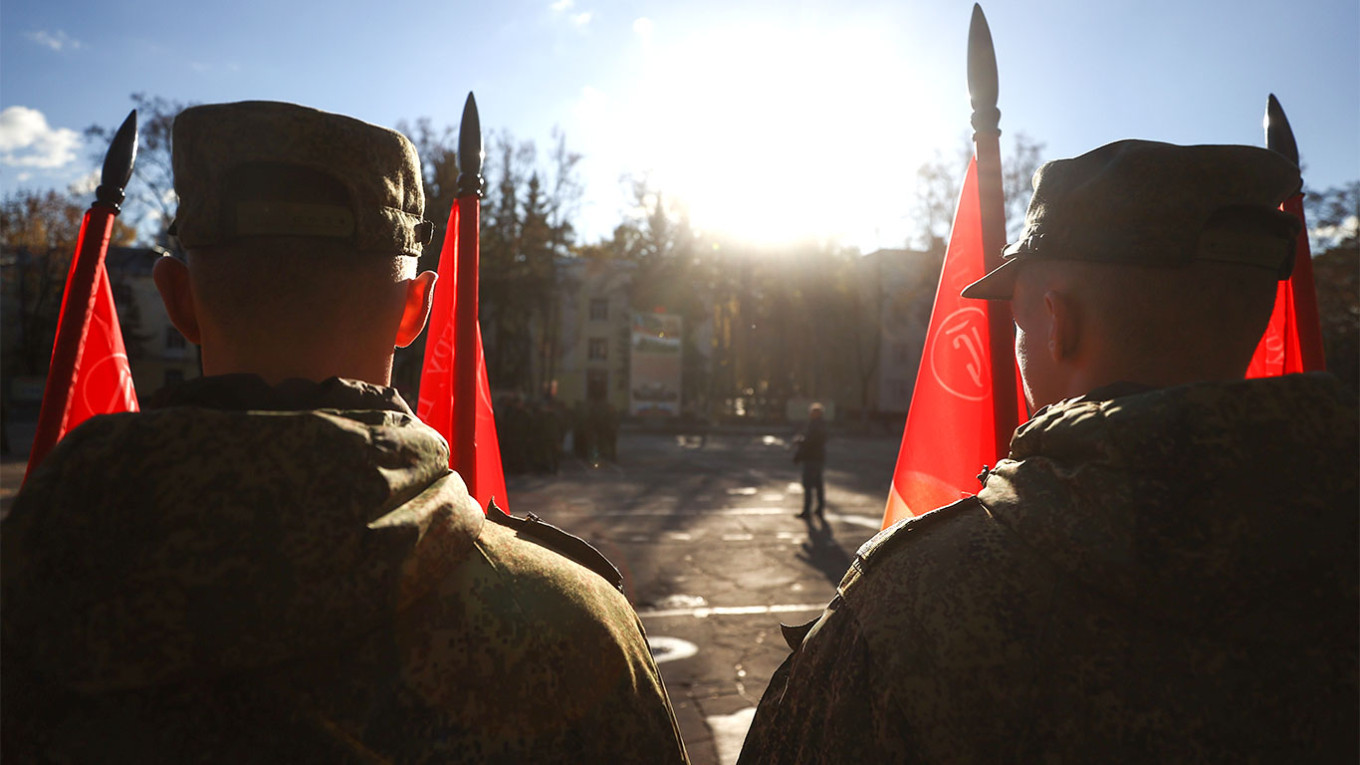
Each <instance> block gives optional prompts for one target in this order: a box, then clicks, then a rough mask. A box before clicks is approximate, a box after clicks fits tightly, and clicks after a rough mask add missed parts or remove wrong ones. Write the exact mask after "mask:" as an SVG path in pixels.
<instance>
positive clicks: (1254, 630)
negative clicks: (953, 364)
mask: <svg viewBox="0 0 1360 765" xmlns="http://www.w3.org/2000/svg"><path fill="white" fill-rule="evenodd" d="M1298 188H1299V173H1298V169H1297V168H1296V167H1294V166H1293V165H1292V164H1291V163H1290V162H1289V161H1288V160H1286V159H1284V158H1283V157H1281V156H1279V155H1277V154H1274V153H1272V152H1268V151H1266V150H1264V149H1257V148H1251V147H1244V146H1193V147H1180V146H1171V145H1168V144H1161V143H1150V142H1144V141H1121V142H1118V143H1114V144H1110V145H1108V146H1104V147H1102V148H1099V149H1096V150H1094V151H1092V152H1089V153H1087V154H1084V155H1082V156H1080V157H1077V158H1075V159H1070V160H1060V161H1057V162H1052V163H1049V164H1047V165H1045V166H1044V167H1043V168H1041V169H1040V170H1039V172H1038V173H1037V174H1036V175H1035V192H1034V198H1033V200H1032V202H1031V204H1030V208H1029V212H1028V215H1027V217H1026V226H1025V230H1024V232H1023V234H1022V238H1021V240H1020V241H1019V242H1018V243H1016V244H1012V245H1011V246H1009V247H1008V248H1007V249H1006V251H1005V254H1006V256H1007V261H1006V262H1005V264H1004V265H1003V266H1001V267H1000V268H999V269H997V270H996V271H993V272H992V273H990V274H988V275H987V276H986V277H985V278H983V279H982V280H980V281H978V282H976V283H974V284H973V285H970V286H969V287H968V288H967V289H966V290H965V291H964V295H965V296H968V297H977V298H984V299H990V300H1009V301H1010V303H1011V308H1012V310H1013V312H1014V317H1015V322H1016V352H1017V354H1018V359H1019V363H1020V371H1021V374H1022V376H1023V378H1024V384H1025V391H1026V397H1027V398H1028V400H1029V404H1030V406H1031V407H1032V408H1033V409H1035V410H1037V411H1036V412H1035V414H1034V417H1033V418H1032V419H1031V420H1030V421H1029V422H1028V423H1026V424H1025V425H1023V426H1022V427H1020V428H1019V429H1018V430H1017V431H1016V433H1015V436H1014V438H1013V440H1012V441H1011V449H1010V456H1009V459H1006V460H1003V461H1002V462H1001V464H1000V465H998V466H997V467H996V469H995V470H993V471H991V473H990V474H989V475H987V476H986V477H985V483H984V487H983V489H982V491H981V492H980V493H979V495H978V496H977V497H971V498H968V499H965V500H962V501H960V502H958V503H955V504H953V505H950V506H948V507H944V508H941V509H939V510H936V511H934V512H932V513H927V514H926V515H924V516H922V517H920V518H917V519H914V520H910V521H906V522H903V523H900V524H897V525H896V526H894V527H892V528H890V529H887V530H885V531H884V532H883V533H881V534H879V535H878V536H876V537H875V538H874V539H872V540H870V541H869V542H868V543H866V544H865V545H864V547H862V548H861V549H860V551H859V554H858V556H857V558H856V560H855V561H854V563H853V564H852V566H851V568H850V570H849V571H848V572H847V573H846V575H845V578H844V579H843V580H842V582H841V584H840V587H839V588H838V594H837V595H836V597H835V598H834V599H833V600H832V602H831V604H830V605H829V606H828V607H827V610H826V611H825V613H824V614H823V615H822V616H821V618H820V619H818V620H816V621H815V622H814V623H811V624H808V625H806V626H804V627H802V628H800V629H792V628H786V629H788V632H789V634H788V638H789V642H790V645H791V647H792V648H793V654H792V656H791V657H790V658H789V660H788V661H786V662H785V663H784V665H783V666H782V667H780V669H779V670H778V671H777V672H776V674H775V676H774V678H773V680H772V681H771V683H770V686H769V688H768V689H767V690H766V692H765V695H764V697H763V698H762V699H761V703H760V707H759V709H758V711H757V713H756V717H755V721H754V724H753V726H752V729H751V732H750V735H749V737H748V738H747V741H746V746H745V750H744V751H743V753H742V758H741V761H742V762H743V763H763V762H800V763H812V762H831V761H834V762H1039V761H1049V762H1133V761H1136V762H1166V761H1191V760H1193V761H1216V762H1244V761H1265V762H1271V761H1286V760H1287V761H1299V762H1355V761H1356V760H1357V754H1358V753H1357V733H1360V730H1358V729H1357V726H1358V723H1357V721H1358V720H1360V708H1357V647H1358V646H1357V643H1358V642H1360V639H1358V638H1357V620H1356V607H1357V603H1358V602H1360V601H1358V599H1360V588H1358V587H1357V569H1360V561H1358V560H1357V542H1356V540H1357V535H1358V533H1360V529H1357V513H1356V507H1357V503H1360V498H1358V497H1357V488H1356V464H1357V459H1358V457H1357V443H1356V442H1357V439H1356V417H1357V414H1356V409H1355V403H1354V401H1353V400H1351V399H1350V396H1349V394H1347V393H1345V392H1344V391H1343V390H1342V388H1341V386H1340V385H1339V384H1338V382H1337V381H1336V380H1335V379H1334V378H1332V377H1330V376H1328V375H1321V374H1310V375H1292V376H1287V377H1281V378H1274V379H1263V380H1247V381H1244V380H1243V379H1242V378H1243V376H1244V374H1245V370H1246V368H1247V364H1248V362H1249V360H1250V359H1251V357H1252V354H1253V351H1254V349H1255V347H1256V344H1257V341H1258V340H1259V338H1260V337H1261V334H1262V331H1263V330H1264V328H1265V326H1266V323H1267V321H1268V319H1269V316H1270V312H1271V305H1272V301H1273V299H1274V295H1275V291H1276V285H1277V280H1278V279H1280V278H1283V276H1284V275H1287V273H1288V269H1289V267H1290V264H1291V262H1292V257H1293V248H1294V240H1295V235H1296V232H1297V227H1298V223H1297V220H1296V219H1294V218H1292V217H1291V216H1289V215H1287V214H1285V213H1282V212H1279V211H1278V209H1277V205H1279V203H1280V202H1281V201H1283V200H1284V199H1285V198H1287V197H1288V196H1290V195H1291V194H1293V193H1294V192H1296V191H1297V190H1298Z"/></svg>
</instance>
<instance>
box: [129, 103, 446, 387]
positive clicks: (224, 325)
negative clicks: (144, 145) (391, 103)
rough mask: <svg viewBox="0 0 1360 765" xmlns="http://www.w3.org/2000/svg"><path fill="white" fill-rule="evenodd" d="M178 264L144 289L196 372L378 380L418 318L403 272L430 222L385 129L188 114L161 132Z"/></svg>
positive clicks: (414, 164)
mask: <svg viewBox="0 0 1360 765" xmlns="http://www.w3.org/2000/svg"><path fill="white" fill-rule="evenodd" d="M172 154H173V165H174V176H175V191H176V192H177V194H178V195H179V209H178V210H177V211H176V215H175V221H174V224H173V226H172V229H171V233H173V234H175V235H176V236H178V238H179V241H180V245H181V247H182V248H183V249H184V250H185V252H186V258H185V260H184V261H182V262H181V261H178V260H175V259H173V258H163V259H162V260H161V261H160V262H159V263H157V265H156V269H155V271H154V276H155V280H156V286H157V287H158V288H159V290H160V292H161V297H162V300H163V301H164V302H165V306H166V310H167V311H168V312H169V314H170V318H171V321H173V322H174V324H175V326H176V327H178V328H179V330H180V331H181V332H182V333H183V334H184V335H185V337H187V338H188V339H189V340H190V341H192V342H195V343H199V344H201V345H202V347H203V368H204V373H205V374H223V373H229V372H253V373H256V374H259V375H261V376H262V377H264V378H265V379H266V380H267V381H269V382H278V381H280V380H283V379H287V378H290V377H301V378H306V379H315V380H320V379H325V378H327V377H331V376H337V375H338V376H342V377H349V378H353V379H359V380H364V381H367V382H371V383H374V384H379V385H386V384H388V383H389V382H390V377H391V364H392V353H393V348H394V346H404V345H407V344H409V343H410V342H411V341H413V340H414V339H415V338H416V337H417V336H418V335H419V334H420V331H421V330H422V329H423V328H424V325H425V320H426V317H427V316H428V314H429V307H430V300H431V296H432V294H433V286H434V279H435V275H434V274H433V273H431V272H425V273H421V274H417V273H416V262H417V258H418V257H419V255H420V252H421V249H422V248H423V246H424V245H425V244H426V243H428V242H429V241H430V237H431V235H432V234H433V231H434V228H433V224H431V223H429V222H428V221H425V220H424V219H423V214H424V204H425V202H424V193H423V191H422V187H421V178H420V164H419V161H418V160H417V158H416V153H415V149H414V147H413V146H412V145H411V142H410V141H408V140H407V139H406V138H405V136H402V135H401V134H400V133H397V132H395V131H392V130H388V129H386V128H381V127H377V126H375V125H370V124H368V123H365V122H360V121H359V120H355V119H352V118H349V117H344V116H341V115H337V114H329V113H326V112H321V111H317V110H315V109H309V108H306V107H302V106H296V105H293V104H284V103H274V102H263V101H248V102H242V103H234V104H214V105H208V106H195V107H192V108H189V109H186V110H184V111H183V112H182V113H181V114H180V115H179V116H178V117H177V118H176V120H175V125H174V131H173V143H172Z"/></svg>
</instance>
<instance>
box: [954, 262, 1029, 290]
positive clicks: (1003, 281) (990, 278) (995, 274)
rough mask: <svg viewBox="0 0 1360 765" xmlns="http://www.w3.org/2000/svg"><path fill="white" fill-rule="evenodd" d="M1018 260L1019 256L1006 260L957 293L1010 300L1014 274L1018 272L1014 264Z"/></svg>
mask: <svg viewBox="0 0 1360 765" xmlns="http://www.w3.org/2000/svg"><path fill="white" fill-rule="evenodd" d="M1018 262H1019V258H1011V259H1010V260H1007V261H1006V262H1005V263H1002V264H1001V265H1000V266H998V267H997V268H995V269H993V270H992V271H991V273H989V274H987V275H986V276H984V277H982V278H981V279H978V280H977V281H975V282H973V283H972V284H970V285H968V286H967V287H964V288H963V291H962V292H960V293H959V295H961V296H962V297H966V298H972V299H974V300H1010V299H1011V296H1012V295H1014V294H1015V276H1016V274H1017V273H1019V270H1018V269H1017V268H1016V267H1015V265H1016V263H1018Z"/></svg>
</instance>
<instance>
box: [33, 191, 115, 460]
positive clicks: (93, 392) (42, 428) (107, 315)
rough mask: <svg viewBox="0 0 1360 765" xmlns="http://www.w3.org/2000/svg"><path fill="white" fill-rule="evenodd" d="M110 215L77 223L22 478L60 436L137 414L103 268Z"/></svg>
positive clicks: (100, 211)
mask: <svg viewBox="0 0 1360 765" xmlns="http://www.w3.org/2000/svg"><path fill="white" fill-rule="evenodd" d="M115 214H116V213H115V212H113V211H112V210H110V209H108V208H101V207H94V208H91V210H90V211H88V212H86V213H85V219H84V221H82V222H81V226H80V236H79V238H78V239H77V240H76V254H75V257H73V258H72V259H71V270H70V272H69V274H68V275H67V278H66V290H65V292H64V294H63V295H62V299H61V314H60V315H59V317H58V319H57V335H56V338H55V340H54V341H53V344H52V363H51V366H50V367H49V368H48V379H47V385H46V387H45V389H44V391H43V404H42V411H41V413H40V414H39V416H38V430H37V433H36V434H35V436H34V438H33V448H32V450H31V451H30V452H29V458H28V470H27V473H32V472H33V470H34V469H35V468H36V467H37V466H38V464H39V463H41V462H42V461H43V459H45V458H46V457H47V454H48V453H49V452H50V451H51V450H52V447H54V446H56V444H57V442H58V441H60V440H61V439H62V437H63V436H65V435H66V434H67V433H69V432H70V431H71V430H73V429H75V428H76V426H78V425H80V424H81V423H82V422H84V421H86V420H88V419H90V418H91V417H93V416H95V415H96V414H115V413H117V412H135V411H137V391H136V389H135V388H134V387H133V384H132V370H131V368H130V367H129V366H128V357H127V350H126V349H125V348H124V346H123V330H122V328H121V327H120V326H119V324H118V312H117V310H116V309H115V307H114V303H113V288H112V286H111V285H110V284H109V272H108V270H107V269H106V268H105V266H104V257H105V254H106V253H107V252H108V248H109V235H110V233H111V232H112V230H113V218H114V215H115ZM92 237H93V238H92ZM25 480H27V474H26V475H25Z"/></svg>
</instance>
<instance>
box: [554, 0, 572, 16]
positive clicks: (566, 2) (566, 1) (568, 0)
mask: <svg viewBox="0 0 1360 765" xmlns="http://www.w3.org/2000/svg"><path fill="white" fill-rule="evenodd" d="M573 5H576V2H575V0H557V2H555V3H553V4H552V5H550V6H548V7H549V8H551V9H552V10H554V11H557V12H558V13H561V12H562V11H566V10H570V9H571V7H572V6H573Z"/></svg>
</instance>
